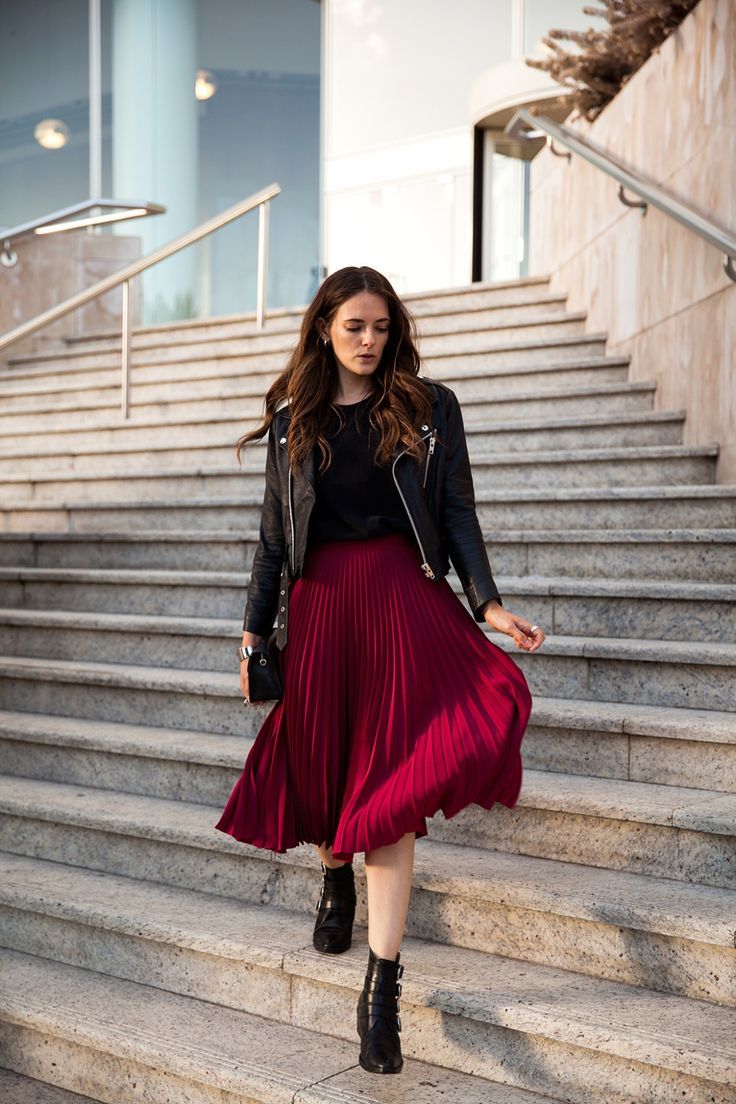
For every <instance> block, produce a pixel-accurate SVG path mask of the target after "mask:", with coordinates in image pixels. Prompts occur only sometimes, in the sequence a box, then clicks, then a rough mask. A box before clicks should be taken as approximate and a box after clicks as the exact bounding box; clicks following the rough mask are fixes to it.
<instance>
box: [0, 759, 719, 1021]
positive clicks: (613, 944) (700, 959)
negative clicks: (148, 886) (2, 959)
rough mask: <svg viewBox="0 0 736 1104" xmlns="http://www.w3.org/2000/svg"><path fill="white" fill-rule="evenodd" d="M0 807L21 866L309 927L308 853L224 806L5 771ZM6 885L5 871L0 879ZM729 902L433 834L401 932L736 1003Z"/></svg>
mask: <svg viewBox="0 0 736 1104" xmlns="http://www.w3.org/2000/svg"><path fill="white" fill-rule="evenodd" d="M24 802H25V803H24ZM0 809H2V815H1V816H0V832H1V833H2V838H3V840H4V841H5V842H4V843H3V846H4V849H5V850H6V851H7V852H11V853H12V855H14V856H16V858H15V859H13V860H12V861H14V862H16V863H22V862H25V861H26V860H28V859H30V860H34V859H36V860H37V859H44V860H47V861H49V862H53V863H55V864H57V865H59V864H67V866H68V867H72V868H74V869H78V868H80V867H81V868H89V869H90V870H95V871H100V872H102V873H104V874H105V875H106V876H108V875H109V874H117V875H122V876H124V877H128V878H136V879H140V880H142V881H144V882H148V883H150V882H153V883H161V884H163V885H168V886H172V887H176V888H178V889H196V890H197V891H202V892H204V893H207V894H214V895H215V896H217V897H218V898H219V899H220V903H223V901H222V899H223V898H224V899H225V900H226V901H227V900H236V901H237V902H238V903H242V902H245V903H247V904H249V905H255V906H258V908H259V909H262V908H264V906H273V907H275V908H279V909H282V908H283V909H289V910H292V911H294V912H296V913H300V914H302V915H304V914H306V916H307V917H308V918H310V923H311V924H313V923H314V902H315V901H316V900H317V895H318V888H319V882H320V873H319V863H318V861H317V854H316V850H315V848H314V847H313V846H312V845H311V844H307V843H305V844H301V845H300V846H298V847H296V848H291V849H290V850H288V851H286V852H282V853H280V854H279V853H276V852H271V851H266V850H264V849H261V848H257V847H252V846H251V845H249V844H242V843H239V842H237V841H236V840H234V839H232V837H230V836H229V835H227V834H225V833H222V832H219V831H217V830H216V829H214V827H213V826H214V824H215V823H216V821H217V819H218V817H219V813H220V807H219V805H218V806H205V805H201V804H197V805H195V804H191V803H188V802H184V801H181V800H177V801H173V802H172V801H166V800H161V799H156V798H151V797H145V798H144V797H141V796H137V795H132V794H122V793H115V792H112V791H109V790H108V791H101V790H95V789H92V788H83V787H80V786H79V785H76V786H68V785H67V786H65V785H61V784H59V783H56V784H51V783H46V782H37V783H31V782H30V781H29V780H28V779H22V778H21V779H6V780H0ZM440 817H441V814H438V815H437V817H435V818H434V820H436V819H438V818H440ZM22 856H25V859H23V858H22ZM10 861H11V860H10V856H5V862H6V864H7V863H9V862H10ZM0 869H2V866H1V865H0ZM355 869H356V881H357V887H356V888H357V890H358V902H357V910H356V922H357V923H358V924H361V925H365V924H366V922H367V907H366V896H365V875H364V864H363V858H362V853H358V854H356V856H355ZM8 882H9V879H8V878H6V877H3V879H2V882H0V886H1V885H7V884H8ZM0 895H2V889H0ZM735 898H736V894H735V893H734V889H733V886H731V887H729V888H724V889H722V888H716V887H711V886H703V885H695V884H693V883H689V882H682V881H677V880H676V879H668V878H662V877H650V876H648V875H643V874H637V873H631V872H628V871H621V870H603V869H597V868H595V867H593V866H585V865H579V864H575V863H570V862H564V861H560V860H559V859H557V858H555V859H546V858H537V857H533V856H526V855H512V854H508V853H506V852H503V851H486V850H483V849H482V848H479V847H473V846H470V847H459V846H456V845H453V844H449V843H442V842H439V841H437V840H436V839H433V838H432V837H431V836H427V837H424V838H423V839H420V840H417V843H416V857H415V863H414V872H413V889H412V898H411V903H410V909H409V915H408V918H407V928H406V934H407V936H409V937H415V938H419V939H428V940H431V941H432V942H433V943H434V944H435V947H441V946H445V947H455V948H457V947H464V948H467V949H470V950H476V951H482V952H485V953H490V954H494V955H503V956H508V957H509V958H514V959H518V960H520V961H522V962H526V963H534V964H535V965H543V966H553V967H555V968H558V969H564V970H573V971H574V972H575V973H576V974H577V975H578V976H579V977H582V976H586V977H591V978H598V979H599V980H608V981H615V982H623V983H624V984H627V985H632V986H640V987H644V988H650V989H655V990H657V991H658V992H662V993H676V994H678V995H680V996H688V997H692V998H695V999H698V1000H703V1001H707V1002H709V1003H714V1004H724V1005H729V1006H733V1004H734V1001H735V1000H736V998H735V996H734V994H735V993H736V987H734V985H733V982H734V980H735V976H734V972H735V968H736V963H735V961H734V949H733V944H734V933H735V927H734V903H735ZM47 899H48V900H49V901H50V902H51V903H52V904H53V902H55V901H56V900H57V898H56V895H49V896H48V898H47ZM217 905H218V902H215V907H217ZM223 907H225V906H224V903H223ZM184 915H199V913H193V914H192V913H185V914H184ZM238 930H241V931H242V926H241V925H238ZM309 935H310V932H309V931H308V932H307V938H309ZM662 960H664V961H666V962H667V969H666V970H663V969H662V968H661V963H662Z"/></svg>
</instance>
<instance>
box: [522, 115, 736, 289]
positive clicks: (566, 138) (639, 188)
mask: <svg viewBox="0 0 736 1104" xmlns="http://www.w3.org/2000/svg"><path fill="white" fill-rule="evenodd" d="M504 133H505V134H508V135H509V137H511V138H519V139H527V140H528V139H534V138H542V137H543V138H545V140H546V143H547V145H548V146H550V148H551V151H552V153H557V152H558V151H557V150H555V149H554V146H552V142H553V141H554V142H559V143H560V145H563V146H565V147H566V148H567V149H568V150H572V152H573V153H576V154H578V156H579V157H583V158H584V159H585V160H586V161H588V162H590V164H591V165H595V167H596V168H598V169H601V170H602V171H603V172H605V173H607V174H608V175H609V176H612V177H613V178H614V180H618V182H619V185H620V187H619V199H620V200H621V202H622V203H626V204H627V206H632V204H631V203H628V202H627V200H626V198H625V196H624V194H623V189H624V188H628V189H629V190H630V191H632V192H634V193H635V194H636V195H638V196H641V198H642V199H643V200H645V203H643V204H636V205H635V206H640V207H641V210H642V214H645V213H646V206H647V204H648V203H651V204H652V206H654V207H657V208H658V209H659V210H660V211H664V213H665V214H666V215H669V216H670V217H671V218H673V219H675V221H676V222H679V223H680V224H681V225H682V226H685V227H687V229H688V230H692V231H693V233H695V234H697V235H698V236H699V237H701V238H703V240H704V241H707V242H708V243H709V244H710V245H714V246H715V247H716V249H719V250H720V251H721V252H722V253H723V254H724V258H725V259H724V262H723V267H724V270H725V272H726V275H727V276H728V277H729V278H730V279H731V280H734V281H736V267H734V262H736V236H734V234H732V233H731V231H730V230H727V229H726V228H725V227H723V226H719V225H718V224H717V223H716V222H713V220H712V219H709V218H706V217H705V216H704V215H701V214H700V213H699V212H698V211H696V210H695V209H694V208H693V207H690V206H688V204H687V203H683V202H682V200H680V199H678V198H677V197H676V196H674V195H672V194H671V193H670V192H668V191H667V190H666V189H665V188H663V187H662V185H661V184H658V183H657V182H656V181H655V180H652V179H651V177H648V176H646V175H645V174H644V173H642V172H639V170H638V169H633V168H631V167H630V166H628V165H626V164H625V163H624V162H623V161H620V160H619V159H618V158H617V157H614V155H613V154H611V153H609V152H608V151H607V150H604V149H602V148H601V147H600V146H597V145H596V144H595V143H594V142H591V141H590V139H589V138H586V137H585V136H584V135H582V134H576V133H575V131H573V130H571V129H570V128H569V127H566V126H563V125H562V123H556V122H554V120H552V119H550V118H548V117H547V116H546V115H533V114H532V113H531V112H530V111H529V110H528V109H527V108H524V107H522V108H520V109H519V110H518V111H517V112H516V114H515V115H514V117H513V118H512V119H511V120H510V122H509V123H508V124H507V125H506V128H505V130H504ZM563 156H565V155H564V154H563ZM567 156H568V157H569V154H568V155H567Z"/></svg>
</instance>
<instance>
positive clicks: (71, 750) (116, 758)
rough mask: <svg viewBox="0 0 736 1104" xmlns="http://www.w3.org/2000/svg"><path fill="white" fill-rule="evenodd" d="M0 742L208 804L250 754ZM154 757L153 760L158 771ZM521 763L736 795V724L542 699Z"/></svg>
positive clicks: (78, 733)
mask: <svg viewBox="0 0 736 1104" xmlns="http://www.w3.org/2000/svg"><path fill="white" fill-rule="evenodd" d="M268 708H269V706H267V705H263V706H258V707H254V708H253V710H252V711H249V712H248V714H247V716H244V717H243V720H242V725H241V732H240V738H242V739H244V740H246V742H247V743H248V746H250V741H251V740H252V739H253V738H254V737H255V734H256V733H257V731H258V729H259V727H260V725H261V723H262V722H263V720H264V718H265V715H266V713H267V712H268ZM0 741H1V742H2V746H1V748H0V764H1V767H0V769H2V770H3V771H4V772H5V773H6V774H20V775H25V776H27V777H29V778H30V777H32V778H48V779H51V780H53V781H59V782H81V783H82V784H83V785H100V784H103V785H105V786H106V787H107V788H116V789H121V790H127V791H130V792H134V793H147V794H149V795H151V796H153V797H176V798H178V799H182V800H185V801H204V802H212V803H216V802H217V801H219V800H220V798H221V796H222V794H223V793H224V792H225V790H226V788H227V786H228V785H230V784H232V777H231V775H230V774H229V773H228V772H230V771H232V769H234V768H238V769H239V767H240V766H242V759H243V757H244V749H243V748H241V747H239V748H238V751H237V752H236V753H234V752H233V747H232V738H231V737H229V736H222V735H219V734H217V733H205V732H194V733H192V732H191V731H189V730H182V729H170V728H165V727H163V728H161V727H155V728H154V727H151V726H149V725H145V724H144V725H133V724H122V723H116V722H112V721H106V720H102V719H99V718H97V717H94V718H92V719H90V718H81V717H74V716H71V717H63V716H47V715H44V714H36V713H20V712H14V711H12V710H2V711H0ZM233 755H235V758H234V759H233V758H232V756H233ZM148 760H152V761H156V762H157V769H156V770H151V769H150V768H149V767H148V766H147V765H146V763H147V761H148ZM524 764H525V766H526V767H527V768H528V769H530V770H544V771H559V772H562V773H566V774H575V773H577V774H585V775H588V776H592V777H598V778H612V779H620V780H628V781H631V782H648V783H656V784H658V785H668V786H688V787H692V788H696V789H705V790H716V791H722V792H725V793H736V725H735V724H734V717H733V714H732V713H726V712H718V711H715V710H697V709H684V708H681V709H676V708H670V707H667V706H652V705H632V704H630V703H622V702H609V701H585V700H584V699H578V700H575V699H565V698H549V697H543V696H541V695H537V696H535V699H534V715H533V717H532V719H531V720H530V722H529V725H528V726H527V730H526V733H525V735H524ZM192 767H196V770H193V769H192ZM226 775H227V777H226Z"/></svg>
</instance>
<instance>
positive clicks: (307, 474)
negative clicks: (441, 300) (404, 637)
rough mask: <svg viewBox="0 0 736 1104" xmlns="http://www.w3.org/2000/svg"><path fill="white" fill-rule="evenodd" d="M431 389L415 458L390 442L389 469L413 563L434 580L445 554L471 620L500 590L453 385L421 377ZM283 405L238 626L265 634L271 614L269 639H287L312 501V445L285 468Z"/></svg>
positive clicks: (271, 442)
mask: <svg viewBox="0 0 736 1104" xmlns="http://www.w3.org/2000/svg"><path fill="white" fill-rule="evenodd" d="M419 378H420V379H422V380H423V381H424V382H425V383H426V384H427V386H428V387H429V390H430V397H431V400H432V414H431V419H430V421H431V424H429V425H427V424H424V423H423V424H421V425H419V424H417V426H416V429H417V430H418V431H419V433H420V434H421V435H422V438H423V440H424V441H426V443H427V444H426V449H427V451H426V454H425V458H424V460H423V461H422V463H421V465H417V464H416V463H415V462H412V460H411V457H409V458H408V459H404V460H403V462H402V459H401V458H402V457H403V456H404V455H405V453H406V452H407V450H406V448H405V447H403V446H401V445H399V446H397V448H396V451H395V454H394V459H393V464H392V468H391V470H392V474H393V477H394V481H395V483H396V486H397V488H398V490H399V494H400V496H401V498H402V500H403V502H404V506H405V507H406V511H407V514H408V515H409V520H410V521H411V524H412V528H413V530H414V535H415V537H416V543H417V551H418V559H417V568H418V570H421V571H423V572H424V574H425V575H426V576H427V578H429V579H435V580H436V579H441V578H443V577H444V576H445V575H446V574H447V573H448V571H449V568H450V559H451V560H452V564H453V566H454V568H455V570H456V572H457V574H458V578H459V579H460V583H461V585H462V587H463V590H464V591H465V594H466V596H467V599H468V604H469V606H470V609H471V611H472V613H473V616H474V618H475V620H476V621H482V620H483V613H482V609H483V607H484V605H485V603H486V602H487V601H488V600H489V599H491V598H495V599H496V600H497V601H498V602H499V603H501V604H503V603H502V602H501V595H500V594H499V592H498V589H497V587H496V584H495V582H494V580H493V575H492V573H491V565H490V562H489V559H488V553H487V551H486V546H485V542H484V540H483V534H482V532H481V528H480V523H479V521H478V515H477V513H476V510H475V494H474V490H473V477H472V473H471V469H470V460H469V457H468V447H467V442H466V440H465V428H464V424H463V416H462V412H461V409H460V403H459V402H458V399H457V396H456V395H455V392H454V391H452V390H451V389H450V388H449V387H448V386H447V385H446V384H444V383H441V382H440V381H439V380H432V379H429V378H428V377H427V376H420V377H419ZM290 416H291V411H290V410H289V407H288V404H286V405H284V406H283V407H281V408H280V409H279V410H277V411H276V415H275V417H274V420H273V422H272V424H271V427H270V429H269V432H268V450H267V458H266V489H265V493H264V496H263V510H262V514H261V524H260V536H259V541H258V547H257V548H256V551H255V555H254V557H253V564H252V567H251V574H250V584H249V586H248V594H247V599H246V604H245V617H244V621H243V628H244V630H247V631H248V632H252V633H255V634H256V635H258V636H264V637H265V636H268V634H269V633H270V632H271V630H272V628H273V622H274V617H275V616H276V615H278V624H277V634H276V643H277V646H278V647H279V648H283V647H284V645H285V644H286V640H287V631H288V614H289V601H288V599H289V583H290V581H291V580H292V579H294V578H297V577H298V576H299V575H301V573H302V568H303V566H304V558H305V553H306V544H307V529H308V525H309V516H310V513H311V510H312V506H313V505H314V501H315V470H314V469H315V463H314V451H312V453H310V455H309V456H308V457H307V461H306V463H305V464H304V466H303V468H301V469H299V468H298V469H297V470H295V471H292V470H291V465H290V464H289V455H288V450H287V448H286V431H287V428H288V424H289V417H290Z"/></svg>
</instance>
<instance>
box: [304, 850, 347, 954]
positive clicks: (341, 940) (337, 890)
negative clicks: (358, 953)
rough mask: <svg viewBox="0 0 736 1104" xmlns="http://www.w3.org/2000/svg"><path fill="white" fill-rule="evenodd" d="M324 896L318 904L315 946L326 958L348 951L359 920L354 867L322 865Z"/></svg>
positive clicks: (313, 938) (313, 940) (322, 894)
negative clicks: (356, 906) (356, 911)
mask: <svg viewBox="0 0 736 1104" xmlns="http://www.w3.org/2000/svg"><path fill="white" fill-rule="evenodd" d="M322 875H323V880H322V892H321V893H320V897H319V901H318V902H317V906H316V907H317V919H316V921H315V924H314V935H313V936H312V942H313V943H314V945H315V947H316V948H317V950H318V951H323V952H324V953H325V954H340V953H341V952H342V951H347V949H348V947H349V946H350V944H351V942H352V937H353V920H354V919H355V877H354V875H353V864H352V863H349V862H346V863H345V864H344V865H343V866H337V867H332V868H331V867H329V866H325V864H324V863H322Z"/></svg>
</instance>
